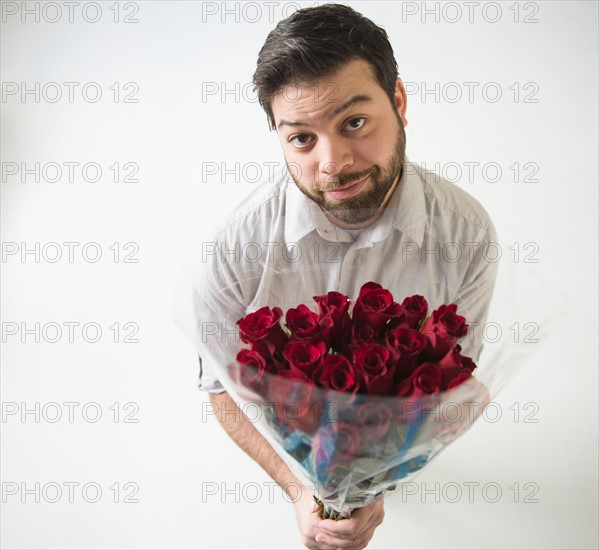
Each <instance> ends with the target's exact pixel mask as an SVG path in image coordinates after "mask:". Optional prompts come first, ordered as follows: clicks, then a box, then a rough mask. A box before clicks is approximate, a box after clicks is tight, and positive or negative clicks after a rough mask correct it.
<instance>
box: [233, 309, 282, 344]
mask: <svg viewBox="0 0 599 550" xmlns="http://www.w3.org/2000/svg"><path fill="white" fill-rule="evenodd" d="M282 316H283V312H282V311H281V308H278V307H273V308H272V310H271V309H270V308H269V307H268V306H265V307H262V308H260V309H259V310H258V311H254V312H253V313H249V314H248V315H246V316H245V317H243V318H242V319H239V321H237V324H238V325H239V336H240V337H241V340H242V341H243V342H245V343H246V344H253V343H254V342H255V341H256V340H262V339H265V340H267V341H268V342H270V343H271V344H273V345H274V347H275V349H276V350H277V351H281V350H282V349H283V348H284V347H285V344H286V343H287V342H288V341H289V338H287V335H286V334H285V332H284V331H283V328H282V327H281V324H280V319H281V317H282Z"/></svg>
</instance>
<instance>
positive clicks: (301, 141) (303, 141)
mask: <svg viewBox="0 0 599 550" xmlns="http://www.w3.org/2000/svg"><path fill="white" fill-rule="evenodd" d="M311 142H312V136H309V135H308V134H298V135H297V136H292V137H290V138H289V143H291V145H293V146H294V147H297V148H298V149H301V148H303V147H307V146H308V145H310V143H311Z"/></svg>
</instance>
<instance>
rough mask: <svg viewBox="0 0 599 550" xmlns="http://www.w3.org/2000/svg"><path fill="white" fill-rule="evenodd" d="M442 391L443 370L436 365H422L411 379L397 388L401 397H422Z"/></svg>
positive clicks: (396, 390)
mask: <svg viewBox="0 0 599 550" xmlns="http://www.w3.org/2000/svg"><path fill="white" fill-rule="evenodd" d="M440 391H441V369H440V368H439V365H437V364H436V363H422V365H420V366H419V367H417V368H416V370H414V372H413V373H412V374H411V375H410V377H409V378H406V379H405V380H402V381H401V382H399V383H398V384H397V386H396V388H395V392H396V395H399V396H400V397H420V396H421V395H431V394H435V393H439V392H440Z"/></svg>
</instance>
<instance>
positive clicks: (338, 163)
mask: <svg viewBox="0 0 599 550" xmlns="http://www.w3.org/2000/svg"><path fill="white" fill-rule="evenodd" d="M318 155H319V157H318V168H319V171H320V173H321V175H322V176H325V177H328V178H329V179H330V178H331V176H337V175H338V174H341V173H343V171H344V170H345V169H346V168H349V167H351V166H352V165H353V163H354V157H353V152H352V148H351V145H350V143H349V142H348V140H346V139H344V138H343V137H341V136H335V137H332V138H326V139H322V138H321V139H320V140H319V143H318Z"/></svg>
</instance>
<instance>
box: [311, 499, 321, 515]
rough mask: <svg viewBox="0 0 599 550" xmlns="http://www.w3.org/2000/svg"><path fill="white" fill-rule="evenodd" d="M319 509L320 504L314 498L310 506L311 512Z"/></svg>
mask: <svg viewBox="0 0 599 550" xmlns="http://www.w3.org/2000/svg"><path fill="white" fill-rule="evenodd" d="M319 510H320V506H319V505H318V503H317V502H316V501H315V500H314V499H312V504H311V506H310V512H311V513H314V512H318V511H319Z"/></svg>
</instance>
